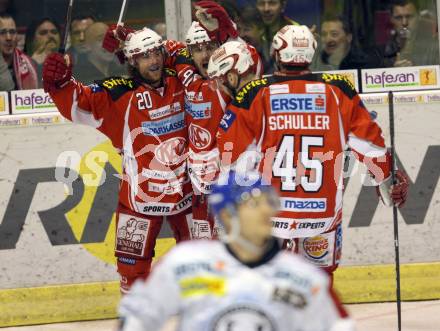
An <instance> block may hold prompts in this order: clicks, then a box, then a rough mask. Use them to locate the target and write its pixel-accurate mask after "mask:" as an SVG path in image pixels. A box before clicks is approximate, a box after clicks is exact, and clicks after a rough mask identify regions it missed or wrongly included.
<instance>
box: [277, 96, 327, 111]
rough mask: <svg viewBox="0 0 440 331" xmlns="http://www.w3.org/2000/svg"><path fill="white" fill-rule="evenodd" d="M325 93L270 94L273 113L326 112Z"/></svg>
mask: <svg viewBox="0 0 440 331" xmlns="http://www.w3.org/2000/svg"><path fill="white" fill-rule="evenodd" d="M325 99H326V96H325V94H279V95H271V96H270V107H271V111H272V113H325V108H326V107H325V104H326V103H325Z"/></svg>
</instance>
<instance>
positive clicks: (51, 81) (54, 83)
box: [43, 53, 72, 92]
mask: <svg viewBox="0 0 440 331" xmlns="http://www.w3.org/2000/svg"><path fill="white" fill-rule="evenodd" d="M71 78H72V59H71V58H70V56H69V55H67V58H66V57H65V55H63V54H61V53H52V54H50V55H48V56H47V58H46V60H45V61H44V64H43V88H44V92H50V91H52V90H56V89H59V88H62V87H63V86H64V85H66V84H67V83H68V82H69V81H70V80H71Z"/></svg>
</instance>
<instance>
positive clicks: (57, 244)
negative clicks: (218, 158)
mask: <svg viewBox="0 0 440 331" xmlns="http://www.w3.org/2000/svg"><path fill="white" fill-rule="evenodd" d="M363 100H364V102H365V104H366V106H367V108H368V109H369V110H370V111H374V112H376V113H377V121H378V122H379V123H380V125H381V127H382V128H383V130H384V135H385V137H386V139H387V140H388V137H389V125H388V100H387V95H386V94H368V95H364V96H363ZM439 105H440V92H439V91H435V92H434V91H426V92H406V93H397V94H396V98H395V117H396V118H395V123H396V150H397V154H398V159H399V167H400V168H402V167H403V168H404V169H405V171H406V172H407V173H408V175H409V176H410V178H411V180H412V182H413V186H412V188H411V191H410V196H409V199H408V203H407V205H406V206H405V208H404V209H403V210H401V211H400V212H399V227H400V228H399V230H400V257H401V263H403V264H404V266H403V267H402V297H403V299H404V300H420V299H433V298H440V276H439V275H440V267H439V263H440V255H439V252H440V241H439V240H438V235H439V234H440V222H438V221H437V218H438V215H439V213H440V204H439V201H440V191H439V185H438V179H439V176H440V162H439V160H440V134H439V129H440V124H438V123H440V108H439ZM0 135H1V139H0V151H1V156H0V204H1V210H0V219H1V221H0V222H1V223H0V261H1V268H2V272H1V273H0V312H2V313H1V314H0V326H6V325H20V324H31V323H43V322H44V323H47V322H55V321H66V320H83V319H94V318H109V317H114V316H115V307H116V304H117V301H118V297H119V294H118V286H117V279H118V277H117V273H116V271H115V266H114V257H113V241H114V210H115V207H116V202H117V200H116V199H117V197H116V194H115V192H116V191H117V187H118V180H117V178H116V177H115V176H114V174H116V173H117V172H118V171H120V170H121V169H120V159H119V156H118V155H117V154H116V152H115V151H114V150H113V148H112V147H111V145H110V144H109V142H108V141H107V140H106V138H105V137H104V136H103V135H101V134H100V133H98V132H95V131H94V130H93V129H91V128H88V127H84V126H80V125H72V124H70V123H65V121H64V120H63V119H62V118H61V117H60V116H59V114H57V113H42V114H39V115H17V116H0ZM388 141H389V140H388ZM66 151H68V153H66ZM67 156H69V157H67ZM69 158H70V159H69ZM66 160H70V161H69V162H70V164H69V167H70V168H71V170H70V171H64V170H63V169H59V170H58V171H57V170H56V166H57V164H58V165H59V166H61V165H66ZM104 174H105V180H103V176H104ZM363 174H365V169H364V168H363V167H362V166H361V165H360V166H359V167H358V165H355V166H354V167H353V169H352V175H351V176H350V178H349V181H348V183H347V187H346V191H345V196H344V201H345V206H344V239H343V262H342V265H343V267H341V268H340V270H339V271H338V273H337V276H336V287H337V288H338V290H339V291H340V292H341V295H342V297H343V299H344V301H345V302H372V301H387V300H388V301H389V300H394V297H395V296H394V295H395V292H394V291H395V287H394V277H395V276H394V266H393V263H394V244H393V219H392V212H391V209H389V208H386V207H384V206H382V205H381V204H380V203H378V199H377V198H376V193H375V190H374V188H372V187H368V186H364V185H362V183H363ZM63 178H64V181H65V182H68V183H71V188H70V189H69V187H68V186H66V185H64V184H63V183H62V182H60V181H59V180H61V179H63ZM101 182H102V185H99V186H98V184H100V183H101ZM69 190H70V192H72V193H73V194H72V195H69V194H68V193H69ZM172 244H173V240H172V239H170V231H169V229H168V228H166V227H165V228H164V229H163V230H162V232H161V235H160V239H159V242H158V249H157V251H156V253H157V256H160V255H161V254H163V252H165V251H166V250H167V249H169V248H170V247H171V246H172Z"/></svg>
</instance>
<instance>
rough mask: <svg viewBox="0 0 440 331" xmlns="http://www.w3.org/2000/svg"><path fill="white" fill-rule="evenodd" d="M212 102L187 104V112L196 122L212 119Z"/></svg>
mask: <svg viewBox="0 0 440 331" xmlns="http://www.w3.org/2000/svg"><path fill="white" fill-rule="evenodd" d="M211 107H212V103H211V102H203V103H193V102H189V101H187V102H185V111H186V112H187V113H188V114H189V115H190V116H191V117H192V118H193V119H195V120H203V119H208V118H211Z"/></svg>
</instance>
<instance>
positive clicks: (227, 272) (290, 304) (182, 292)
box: [119, 172, 354, 331]
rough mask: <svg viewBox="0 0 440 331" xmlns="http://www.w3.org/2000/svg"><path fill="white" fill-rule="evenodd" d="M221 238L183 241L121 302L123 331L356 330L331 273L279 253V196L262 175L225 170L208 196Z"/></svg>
mask: <svg viewBox="0 0 440 331" xmlns="http://www.w3.org/2000/svg"><path fill="white" fill-rule="evenodd" d="M208 202H209V206H210V208H211V210H212V212H213V213H214V215H215V216H216V217H217V218H218V219H219V220H220V221H221V222H223V225H224V227H225V231H226V232H225V234H224V235H223V236H221V238H222V241H208V240H200V241H194V242H188V243H182V244H178V245H177V246H176V247H175V248H174V249H172V250H171V251H170V252H169V253H168V254H167V255H166V256H165V257H164V258H163V259H162V260H161V261H160V262H159V263H158V264H157V265H156V266H155V267H154V268H153V271H152V273H151V274H150V277H149V278H148V279H147V280H146V281H139V282H137V283H135V284H134V286H133V288H132V291H131V292H130V293H129V294H128V295H126V296H125V297H124V298H123V299H122V302H121V306H120V309H119V313H120V316H121V328H120V330H121V331H148V330H151V331H157V330H160V328H161V327H162V325H163V324H164V323H165V322H166V321H167V320H168V319H169V317H171V316H173V315H179V322H178V324H179V325H178V330H181V331H254V330H255V331H257V330H259V331H300V330H301V331H309V330H310V331H349V330H350V331H352V330H354V325H353V322H352V320H350V319H349V318H348V316H347V313H346V312H345V310H344V308H343V307H342V306H341V304H340V302H339V301H338V299H337V297H336V296H335V294H334V293H333V292H332V290H331V289H330V286H329V285H330V284H329V279H328V277H327V275H326V274H325V273H324V272H322V271H321V270H319V269H318V268H317V267H315V266H313V265H311V264H309V263H307V262H306V261H305V260H303V259H302V258H301V257H299V256H296V255H293V254H291V253H289V252H286V251H283V250H280V248H279V246H278V242H277V241H276V240H275V239H274V238H273V237H272V236H271V217H272V216H273V215H275V213H276V212H277V207H278V205H279V202H278V199H277V198H276V194H275V193H274V191H273V189H272V188H271V187H270V186H268V185H263V184H262V182H261V179H260V175H259V174H258V173H250V174H249V173H248V174H246V176H242V175H238V174H237V173H235V172H230V173H229V175H228V174H227V175H222V176H221V177H220V179H219V181H218V183H217V184H216V185H214V186H213V191H212V193H211V195H210V196H209V199H208Z"/></svg>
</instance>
